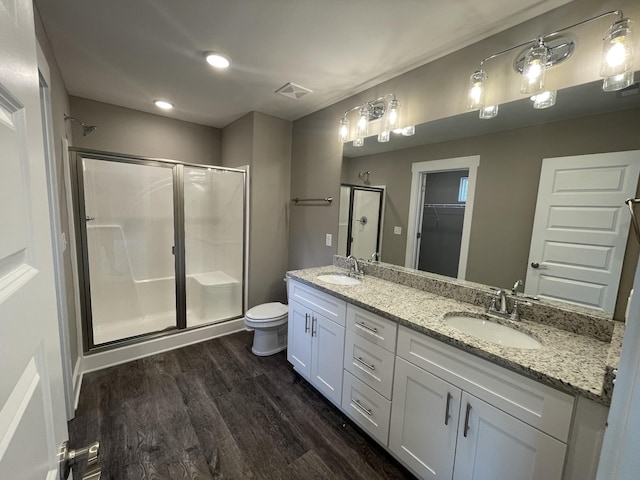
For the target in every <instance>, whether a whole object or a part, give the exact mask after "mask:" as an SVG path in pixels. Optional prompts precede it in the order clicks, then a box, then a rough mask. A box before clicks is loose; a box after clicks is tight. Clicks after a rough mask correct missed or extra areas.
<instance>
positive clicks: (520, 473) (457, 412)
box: [389, 327, 574, 480]
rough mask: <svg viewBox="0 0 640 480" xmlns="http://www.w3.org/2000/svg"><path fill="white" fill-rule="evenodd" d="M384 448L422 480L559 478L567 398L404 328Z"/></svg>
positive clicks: (569, 399)
mask: <svg viewBox="0 0 640 480" xmlns="http://www.w3.org/2000/svg"><path fill="white" fill-rule="evenodd" d="M397 354H398V358H397V359H396V368H395V378H394V389H393V406H392V413H391V427H390V433H389V449H390V450H391V451H392V452H393V453H394V454H395V455H396V456H398V458H399V459H400V460H402V461H403V462H404V463H405V464H406V465H407V466H409V467H410V468H411V469H412V470H414V472H415V473H417V474H418V475H419V476H420V477H421V478H432V479H447V480H449V479H451V478H453V479H454V480H466V479H478V480H482V479H486V480H489V479H492V480H493V479H502V478H504V479H507V478H508V479H509V480H520V479H522V480H525V479H526V480H531V479H538V478H544V479H545V480H560V479H561V477H562V471H563V465H564V457H565V453H566V449H567V445H566V442H567V440H568V437H569V429H570V425H571V415H572V411H573V401H574V399H573V397H571V396H569V395H566V394H564V393H561V392H558V391H557V390H554V389H552V388H550V387H547V386H545V385H542V384H539V383H538V382H534V381H532V380H529V379H527V378H524V377H522V376H519V375H517V374H514V373H513V372H510V371H508V370H505V369H502V368H500V367H498V366H496V365H493V364H491V363H490V362H486V361H484V360H482V359H479V358H477V357H473V356H472V355H470V354H467V353H466V352H463V351H461V350H459V349H456V348H453V347H450V346H448V345H445V344H443V343H442V342H438V341H437V340H434V339H432V338H429V337H426V336H424V335H420V334H418V333H416V332H413V331H411V330H409V329H406V328H404V327H400V329H399V332H398V352H397Z"/></svg>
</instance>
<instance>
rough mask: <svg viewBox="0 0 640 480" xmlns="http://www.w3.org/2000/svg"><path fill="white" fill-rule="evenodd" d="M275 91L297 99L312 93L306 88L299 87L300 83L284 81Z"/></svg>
mask: <svg viewBox="0 0 640 480" xmlns="http://www.w3.org/2000/svg"><path fill="white" fill-rule="evenodd" d="M276 93H279V94H280V95H284V96H285V97H288V98H293V99H294V100H299V99H300V98H302V97H304V96H305V95H306V94H307V93H313V92H312V91H311V90H309V89H308V88H304V87H301V86H300V85H296V84H295V83H291V82H289V83H285V84H284V85H283V86H281V87H280V88H279V89H277V90H276Z"/></svg>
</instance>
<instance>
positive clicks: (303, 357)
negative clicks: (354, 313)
mask: <svg viewBox="0 0 640 480" xmlns="http://www.w3.org/2000/svg"><path fill="white" fill-rule="evenodd" d="M288 292H289V322H288V340H287V360H289V362H290V363H291V364H292V365H293V366H294V368H295V369H296V371H297V372H298V373H300V375H302V376H303V377H305V378H306V379H308V380H309V382H311V384H312V385H313V386H315V387H316V388H317V389H318V390H319V391H320V392H321V393H322V394H323V395H324V396H325V397H327V398H328V399H329V400H331V401H332V402H333V403H335V404H336V405H338V406H340V402H341V399H342V371H343V363H342V359H343V355H344V325H345V315H346V303H345V302H344V301H342V300H339V299H337V298H335V297H332V296H331V295H327V294H325V293H323V292H320V291H318V290H316V289H314V288H311V287H308V286H306V285H304V284H301V283H299V282H296V281H293V280H291V279H290V280H289V281H288Z"/></svg>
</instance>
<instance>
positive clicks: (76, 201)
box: [69, 147, 248, 354]
mask: <svg viewBox="0 0 640 480" xmlns="http://www.w3.org/2000/svg"><path fill="white" fill-rule="evenodd" d="M83 158H88V159H90V160H103V161H111V162H116V163H128V164H134V165H143V166H149V167H159V168H171V170H172V176H173V235H174V246H173V255H174V271H175V287H176V288H175V300H176V328H175V329H171V330H168V331H167V330H161V331H157V332H150V333H145V334H141V335H136V336H132V337H125V338H123V339H119V340H112V341H109V342H105V343H101V344H99V345H96V344H95V343H94V339H93V321H92V320H93V317H92V312H91V284H90V281H89V280H90V277H89V248H88V242H87V226H86V220H84V219H86V211H85V198H84V176H83V169H82V159H83ZM69 162H70V174H71V184H72V190H73V191H72V192H71V193H72V198H73V207H74V208H73V213H74V215H73V226H74V229H75V234H76V238H79V239H80V242H78V248H77V251H76V255H77V258H78V281H79V285H80V291H79V296H80V308H81V314H82V322H81V323H82V347H83V352H84V354H93V353H98V352H103V351H107V350H112V349H114V348H120V347H123V346H127V345H133V344H136V343H141V342H146V341H149V340H152V339H156V338H160V337H166V336H170V335H174V334H176V333H179V332H184V331H187V330H195V329H198V328H203V327H207V326H209V325H211V323H204V324H201V325H195V326H191V327H189V326H187V302H186V298H187V282H186V280H187V279H186V251H185V216H184V214H185V212H184V167H185V166H187V167H196V168H203V169H211V170H221V171H230V172H237V173H240V174H242V215H243V222H242V290H241V299H242V312H244V311H246V306H247V290H246V289H247V264H248V259H247V252H248V245H247V240H248V231H247V228H248V222H247V214H248V212H247V205H248V199H247V194H248V191H247V189H248V187H247V185H248V170H244V169H239V168H228V167H220V166H217V165H206V164H198V163H189V162H181V161H177V160H169V159H163V158H149V157H141V156H137V155H128V154H121V153H113V152H104V151H99V150H91V149H85V148H77V147H69ZM228 320H233V319H227V320H224V321H228ZM221 323H222V322H221Z"/></svg>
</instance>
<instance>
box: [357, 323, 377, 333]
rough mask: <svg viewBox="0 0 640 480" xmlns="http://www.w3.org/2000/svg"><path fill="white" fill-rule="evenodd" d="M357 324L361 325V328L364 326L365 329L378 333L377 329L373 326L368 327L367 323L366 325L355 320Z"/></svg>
mask: <svg viewBox="0 0 640 480" xmlns="http://www.w3.org/2000/svg"><path fill="white" fill-rule="evenodd" d="M357 325H359V326H361V327H362V328H364V329H365V330H368V331H369V332H371V333H378V329H377V328H375V327H370V326H369V325H367V324H366V323H364V322H357Z"/></svg>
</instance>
